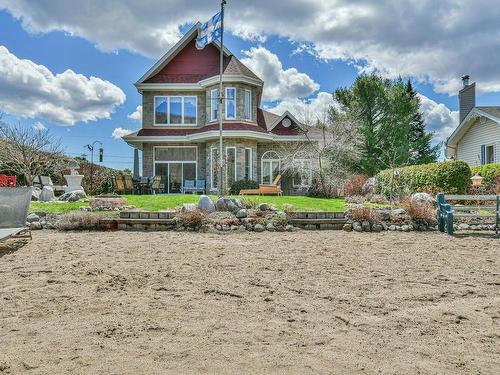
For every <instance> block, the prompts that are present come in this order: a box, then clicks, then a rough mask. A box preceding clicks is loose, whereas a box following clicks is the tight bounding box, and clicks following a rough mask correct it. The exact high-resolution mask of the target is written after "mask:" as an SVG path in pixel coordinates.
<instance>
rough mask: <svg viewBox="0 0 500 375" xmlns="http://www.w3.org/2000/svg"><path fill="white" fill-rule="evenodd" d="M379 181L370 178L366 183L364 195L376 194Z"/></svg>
mask: <svg viewBox="0 0 500 375" xmlns="http://www.w3.org/2000/svg"><path fill="white" fill-rule="evenodd" d="M376 182H377V180H376V179H375V177H370V178H368V180H366V182H365V183H364V184H363V193H364V194H373V193H375V184H376Z"/></svg>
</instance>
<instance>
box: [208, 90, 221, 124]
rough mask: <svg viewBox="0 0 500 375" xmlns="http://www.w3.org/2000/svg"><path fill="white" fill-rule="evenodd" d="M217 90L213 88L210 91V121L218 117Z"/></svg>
mask: <svg viewBox="0 0 500 375" xmlns="http://www.w3.org/2000/svg"><path fill="white" fill-rule="evenodd" d="M218 106H219V90H217V89H213V90H212V91H210V121H215V120H217V118H218V110H219V107H218Z"/></svg>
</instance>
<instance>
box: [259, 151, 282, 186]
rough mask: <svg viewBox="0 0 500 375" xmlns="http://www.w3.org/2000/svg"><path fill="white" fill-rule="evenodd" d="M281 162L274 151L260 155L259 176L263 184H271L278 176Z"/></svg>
mask: <svg viewBox="0 0 500 375" xmlns="http://www.w3.org/2000/svg"><path fill="white" fill-rule="evenodd" d="M280 167H281V162H280V158H279V155H278V154H277V153H276V152H275V151H267V152H265V153H264V155H262V161H261V175H262V183H263V184H268V185H270V184H272V183H273V181H274V179H275V178H276V176H278V175H279V174H280Z"/></svg>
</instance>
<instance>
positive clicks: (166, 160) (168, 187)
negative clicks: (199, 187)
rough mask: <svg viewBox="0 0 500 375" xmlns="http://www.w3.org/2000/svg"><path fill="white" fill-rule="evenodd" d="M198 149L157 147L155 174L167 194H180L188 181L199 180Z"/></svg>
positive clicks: (189, 147)
mask: <svg viewBox="0 0 500 375" xmlns="http://www.w3.org/2000/svg"><path fill="white" fill-rule="evenodd" d="M197 154H198V150H197V147H193V146H187V147H181V146H179V147H155V148H154V172H155V176H161V178H162V182H163V184H164V186H165V192H166V193H180V192H181V191H182V186H183V185H184V184H185V181H186V180H196V178H197V172H196V170H197Z"/></svg>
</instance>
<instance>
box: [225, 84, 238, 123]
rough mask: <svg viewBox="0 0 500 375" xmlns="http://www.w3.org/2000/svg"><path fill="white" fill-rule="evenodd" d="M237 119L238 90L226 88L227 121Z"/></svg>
mask: <svg viewBox="0 0 500 375" xmlns="http://www.w3.org/2000/svg"><path fill="white" fill-rule="evenodd" d="M235 118H236V89H235V88H234V87H226V119H235Z"/></svg>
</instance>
